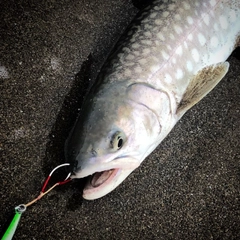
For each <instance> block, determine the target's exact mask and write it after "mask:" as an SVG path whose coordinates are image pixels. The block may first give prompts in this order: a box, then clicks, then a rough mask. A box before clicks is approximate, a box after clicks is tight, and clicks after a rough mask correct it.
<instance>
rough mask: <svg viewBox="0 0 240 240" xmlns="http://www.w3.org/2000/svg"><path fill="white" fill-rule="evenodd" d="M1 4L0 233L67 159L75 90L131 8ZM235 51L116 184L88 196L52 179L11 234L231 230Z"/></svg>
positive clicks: (77, 185)
mask: <svg viewBox="0 0 240 240" xmlns="http://www.w3.org/2000/svg"><path fill="white" fill-rule="evenodd" d="M0 11H1V14H0V18H1V21H0V27H1V31H0V37H1V42H0V86H1V87H0V96H1V101H0V123H1V127H0V159H1V161H0V175H1V179H0V186H1V198H0V206H1V215H0V228H1V233H3V232H4V229H5V228H6V226H7V224H8V222H9V220H11V217H12V209H13V208H14V207H15V206H17V205H19V204H20V203H27V202H28V201H30V200H32V199H33V198H34V197H36V196H37V195H38V192H39V190H40V188H41V185H42V183H43V181H44V179H45V178H46V177H47V175H48V174H49V172H50V171H51V170H52V169H53V168H54V167H55V166H57V165H59V164H61V163H64V162H65V160H64V142H65V140H66V138H67V136H68V133H69V131H70V129H71V127H72V125H73V123H74V121H75V119H76V116H77V114H78V112H79V108H80V106H81V103H82V101H83V97H84V94H85V92H86V90H87V89H88V87H89V86H90V85H91V84H92V82H93V81H94V79H95V78H96V75H97V73H98V71H99V69H100V68H101V65H102V64H103V62H104V60H105V59H106V57H107V54H108V53H109V51H110V49H111V48H112V46H113V45H114V43H115V42H116V41H117V39H118V38H119V36H120V35H121V33H122V32H123V31H124V29H125V28H126V26H127V25H128V24H129V22H130V21H131V20H132V18H133V17H134V16H135V14H136V13H137V11H138V10H137V8H136V7H134V6H133V5H132V2H131V1H128V0H126V1H114V0H104V1H101V2H100V1H97V0H92V1H86V0H85V1H84V0H79V1H70V0H69V1H54V0H53V1H42V2H39V1H13V0H12V1H5V2H3V3H1V10H0ZM239 56H240V54H239V51H238V52H236V53H235V54H234V55H232V56H231V57H230V58H229V62H230V70H229V72H228V74H227V75H226V77H225V78H224V79H223V80H222V81H221V82H220V84H219V85H218V86H217V87H216V88H215V89H214V90H213V91H212V92H211V93H210V94H209V95H208V96H207V97H205V98H204V99H203V100H202V101H201V102H200V103H199V104H197V105H196V106H195V107H194V108H193V109H191V110H190V111H189V112H188V113H187V114H186V115H185V116H184V117H183V118H182V120H181V121H180V122H179V123H178V124H177V125H176V127H175V128H174V129H173V130H172V132H171V133H170V134H169V136H168V137H167V138H166V139H165V140H164V141H163V143H162V144H161V145H160V146H159V147H158V148H157V149H156V150H155V151H154V153H153V154H151V155H150V156H149V157H148V158H147V159H146V160H145V162H144V163H143V164H142V166H141V167H140V168H139V169H137V170H136V171H135V172H134V173H133V174H131V175H130V177H128V178H127V180H125V181H124V182H123V184H121V185H120V186H119V187H118V188H117V189H116V190H115V191H113V192H112V193H110V194H109V195H107V196H105V197H103V198H101V199H99V200H94V201H86V200H83V199H82V198H81V191H82V184H83V183H82V181H80V182H72V183H69V184H67V185H65V186H60V187H58V188H57V189H55V190H53V191H52V192H51V193H49V195H47V196H45V197H44V198H43V199H42V200H40V201H39V202H38V203H36V204H35V205H33V206H31V207H29V208H28V209H27V211H26V212H25V213H24V214H23V216H22V219H21V222H20V225H19V227H18V229H17V232H16V235H15V238H14V239H240V203H239V198H240V144H239V139H240V120H239V119H240V105H239V93H240V60H239V59H240V57H239ZM65 174H66V172H64V171H61V172H59V173H58V174H57V176H58V177H57V178H59V179H60V180H62V178H64V176H65ZM57 178H56V179H55V180H57ZM59 179H58V180H59Z"/></svg>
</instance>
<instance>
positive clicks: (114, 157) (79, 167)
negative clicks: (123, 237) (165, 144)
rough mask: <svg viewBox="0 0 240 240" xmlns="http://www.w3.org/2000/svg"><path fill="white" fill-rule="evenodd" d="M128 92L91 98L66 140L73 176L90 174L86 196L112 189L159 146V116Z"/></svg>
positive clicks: (112, 92) (82, 176)
mask: <svg viewBox="0 0 240 240" xmlns="http://www.w3.org/2000/svg"><path fill="white" fill-rule="evenodd" d="M126 92H127V91H122V90H118V91H108V93H107V94H103V95H99V94H98V95H97V96H93V97H92V98H91V97H90V98H88V100H86V101H85V104H84V106H83V108H82V114H80V116H79V118H78V120H77V122H76V124H75V126H74V128H73V130H72V133H71V134H70V136H69V138H68V140H67V142H66V151H65V153H66V158H67V161H70V162H71V163H72V169H73V170H72V176H71V178H84V177H87V176H89V178H88V183H87V184H86V186H85V189H84V190H83V197H84V198H85V199H88V200H91V199H97V198H100V197H102V196H104V195H106V194H108V193H109V192H111V191H112V190H113V189H115V188H116V187H117V186H118V185H119V184H120V183H121V182H122V181H123V180H124V179H125V178H126V177H127V176H128V175H129V174H130V173H131V172H132V171H133V170H135V169H136V168H137V167H138V166H139V165H140V163H141V162H142V161H143V160H144V159H145V157H146V156H147V155H148V154H149V153H150V152H151V151H152V150H153V149H154V148H155V147H156V144H155V140H156V137H157V136H158V134H159V132H160V126H159V122H158V119H157V117H156V116H155V115H154V113H153V112H152V111H149V110H147V109H146V108H145V107H144V106H142V105H141V104H138V103H136V102H134V101H132V100H129V98H127V96H126ZM106 96H107V97H106ZM149 151H150V152H149Z"/></svg>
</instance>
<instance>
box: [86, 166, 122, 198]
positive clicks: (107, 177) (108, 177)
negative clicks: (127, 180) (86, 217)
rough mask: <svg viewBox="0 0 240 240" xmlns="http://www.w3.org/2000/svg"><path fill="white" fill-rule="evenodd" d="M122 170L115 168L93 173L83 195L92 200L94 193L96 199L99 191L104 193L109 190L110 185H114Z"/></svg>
mask: <svg viewBox="0 0 240 240" xmlns="http://www.w3.org/2000/svg"><path fill="white" fill-rule="evenodd" d="M120 172H121V169H120V168H115V169H110V170H105V171H102V172H95V173H93V174H92V175H91V176H89V177H88V181H87V184H86V186H85V188H84V190H83V197H84V198H85V199H89V200H90V199H92V197H91V196H93V195H94V199H95V198H96V195H98V194H97V193H98V192H99V193H102V194H103V193H104V192H105V191H107V188H108V187H109V186H112V185H114V182H115V180H116V178H117V176H118V175H119V173H120ZM102 194H101V195H102ZM103 195H105V194H103Z"/></svg>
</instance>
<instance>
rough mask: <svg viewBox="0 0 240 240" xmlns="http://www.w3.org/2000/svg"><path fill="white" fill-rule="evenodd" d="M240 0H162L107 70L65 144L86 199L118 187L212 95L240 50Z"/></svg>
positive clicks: (130, 33)
mask: <svg viewBox="0 0 240 240" xmlns="http://www.w3.org/2000/svg"><path fill="white" fill-rule="evenodd" d="M239 36H240V1H239V0H201V1H199V0H184V1H178V0H175V1H174V0H165V1H164V0H159V1H155V2H154V3H153V4H152V5H151V6H149V7H147V8H146V9H145V10H144V11H142V12H141V14H139V15H138V16H137V17H136V19H135V20H134V22H133V23H132V25H131V27H129V28H128V30H127V33H126V35H125V37H123V38H121V39H120V41H119V42H118V44H117V46H116V48H115V50H114V51H113V53H112V54H111V55H110V57H109V59H108V61H107V62H106V63H105V65H104V66H103V69H102V72H101V73H100V75H99V76H98V80H97V82H96V84H95V85H94V86H93V88H92V89H91V91H90V93H89V94H88V96H87V98H86V100H85V102H84V104H83V108H82V112H81V114H80V116H79V118H78V120H77V122H76V124H75V126H74V127H73V130H72V132H71V133H70V136H69V138H68V140H67V142H66V158H67V161H71V162H72V166H73V173H72V176H71V177H72V178H83V177H86V176H90V178H89V181H88V183H87V185H86V187H85V189H84V192H83V197H84V198H85V199H96V198H99V197H102V196H104V195H106V194H107V193H109V192H110V191H112V190H113V189H115V188H116V187H117V186H118V185H119V184H120V183H121V182H122V181H123V180H124V179H125V178H126V177H127V176H128V175H129V174H130V173H131V172H132V171H133V170H134V169H136V168H137V167H138V166H139V165H140V164H141V162H142V161H143V160H144V159H145V158H146V157H147V156H148V155H149V154H150V153H151V152H152V151H153V150H154V149H155V148H156V147H157V146H158V144H159V143H160V142H161V141H162V140H163V139H164V138H165V137H166V136H167V134H168V133H169V132H170V131H171V129H172V128H173V126H174V125H175V124H176V122H177V121H178V120H179V119H180V118H181V117H182V116H183V114H184V113H185V112H186V111H187V110H188V109H190V108H191V107H192V106H193V105H194V104H196V103H197V102H198V101H200V100H201V99H202V98H203V97H204V96H205V95H206V94H207V93H209V92H210V91H211V90H212V89H213V88H214V87H215V86H216V84H217V83H218V82H219V81H220V80H221V79H222V78H223V77H224V75H225V74H226V73H227V71H228V68H229V63H228V62H226V59H227V58H228V56H229V55H230V54H231V52H232V51H233V50H234V49H235V48H236V47H237V46H239V45H240V41H239Z"/></svg>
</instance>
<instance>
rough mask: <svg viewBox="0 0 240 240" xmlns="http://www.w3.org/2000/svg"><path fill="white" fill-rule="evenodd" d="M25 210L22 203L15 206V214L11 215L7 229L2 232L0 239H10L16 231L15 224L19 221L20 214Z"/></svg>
mask: <svg viewBox="0 0 240 240" xmlns="http://www.w3.org/2000/svg"><path fill="white" fill-rule="evenodd" d="M25 210H26V206H25V205H23V204H21V205H19V206H17V207H16V208H15V215H14V217H13V220H12V221H11V223H10V225H9V227H8V228H7V231H6V232H5V233H4V235H3V237H2V239H1V240H11V239H12V237H13V235H14V233H15V231H16V228H17V225H18V223H19V221H20V218H21V215H22V213H23V212H25Z"/></svg>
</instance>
